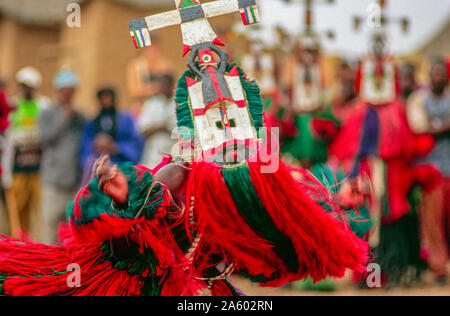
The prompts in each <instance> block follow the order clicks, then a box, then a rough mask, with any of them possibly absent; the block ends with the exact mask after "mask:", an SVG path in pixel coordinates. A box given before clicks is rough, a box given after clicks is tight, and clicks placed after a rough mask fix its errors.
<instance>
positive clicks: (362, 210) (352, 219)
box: [310, 164, 373, 238]
mask: <svg viewBox="0 0 450 316" xmlns="http://www.w3.org/2000/svg"><path fill="white" fill-rule="evenodd" d="M310 172H311V173H312V174H313V175H314V176H315V177H316V178H317V179H318V180H319V181H320V182H321V183H322V184H323V185H324V186H325V187H326V188H327V189H328V190H329V191H330V192H331V193H332V194H336V193H338V192H339V190H340V189H341V187H342V184H343V181H344V179H345V176H344V174H343V173H342V172H333V171H332V170H331V169H330V168H329V167H327V166H326V165H324V164H317V165H315V166H313V167H312V168H311V169H310ZM318 202H319V203H320V204H321V206H322V207H323V208H324V209H325V210H328V211H329V212H332V211H333V208H332V207H331V206H330V205H326V203H324V202H323V201H322V202H321V201H318ZM345 211H346V212H345V215H346V218H347V219H348V223H349V225H350V229H351V230H352V231H353V232H354V233H355V234H356V236H358V237H359V238H363V237H364V235H366V234H367V232H368V231H369V230H370V228H371V227H372V225H373V222H372V221H371V219H370V211H369V209H368V208H366V207H359V208H358V210H354V209H346V210H345Z"/></svg>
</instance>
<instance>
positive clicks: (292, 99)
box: [279, 52, 339, 167]
mask: <svg viewBox="0 0 450 316" xmlns="http://www.w3.org/2000/svg"><path fill="white" fill-rule="evenodd" d="M302 54H318V52H315V53H314V52H304V53H302ZM286 67H288V68H289V69H288V70H287V72H288V73H289V75H288V77H289V78H288V79H287V80H288V82H289V85H290V87H289V93H288V94H289V105H288V108H287V109H283V110H282V111H281V112H280V119H279V121H280V128H281V152H282V154H283V155H284V156H285V157H286V158H287V159H289V160H290V161H292V162H293V163H296V164H299V165H301V166H302V167H310V166H314V165H315V164H320V163H324V162H326V161H327V159H328V149H327V147H328V145H329V142H330V141H331V140H332V139H333V138H334V137H335V136H336V134H337V132H338V130H339V126H338V120H336V119H335V117H334V115H333V113H332V111H331V109H330V108H328V104H327V101H326V98H325V88H324V86H323V77H322V71H321V67H320V65H319V62H304V61H298V60H296V61H295V62H292V65H287V66H286ZM291 68H292V69H291Z"/></svg>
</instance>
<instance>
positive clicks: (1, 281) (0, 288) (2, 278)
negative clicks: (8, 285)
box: [0, 275, 7, 296]
mask: <svg viewBox="0 0 450 316" xmlns="http://www.w3.org/2000/svg"><path fill="white" fill-rule="evenodd" d="M6 279H7V277H6V276H4V275H0V296H5V292H4V291H3V284H4V282H5V280H6Z"/></svg>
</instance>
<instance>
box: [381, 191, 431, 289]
mask: <svg viewBox="0 0 450 316" xmlns="http://www.w3.org/2000/svg"><path fill="white" fill-rule="evenodd" d="M420 195H421V190H420V188H418V187H415V188H414V189H413V190H412V191H411V193H410V194H409V196H408V199H409V203H410V205H411V211H410V212H409V213H408V214H407V215H405V216H403V217H402V218H401V219H399V220H398V221H396V222H395V223H394V224H391V225H381V228H380V244H379V245H378V247H377V248H376V249H375V251H374V253H375V262H376V263H378V264H379V265H380V267H381V271H382V272H383V273H384V274H386V275H387V277H388V282H389V283H391V284H394V285H395V284H406V285H408V284H410V283H412V282H415V281H417V280H420V277H421V274H422V272H423V271H424V270H425V269H426V267H427V265H426V263H425V262H424V261H423V260H422V259H421V257H420V227H419V217H418V214H417V207H418V205H419V203H420ZM385 207H388V205H387V204H386V205H385Z"/></svg>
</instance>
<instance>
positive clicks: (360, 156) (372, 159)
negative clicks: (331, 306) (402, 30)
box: [330, 35, 440, 283]
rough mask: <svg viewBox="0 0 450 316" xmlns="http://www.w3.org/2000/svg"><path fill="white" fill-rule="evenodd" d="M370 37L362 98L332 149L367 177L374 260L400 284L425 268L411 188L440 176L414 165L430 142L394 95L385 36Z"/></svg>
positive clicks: (362, 72)
mask: <svg viewBox="0 0 450 316" xmlns="http://www.w3.org/2000/svg"><path fill="white" fill-rule="evenodd" d="M374 39H375V41H374V53H373V54H372V55H370V56H368V57H367V58H365V59H364V60H363V62H362V63H361V66H360V69H359V71H358V73H359V75H358V77H359V79H358V80H357V90H358V92H359V98H360V100H359V102H358V103H357V105H355V110H354V112H353V114H352V115H350V117H349V119H348V121H347V122H346V123H345V124H344V126H343V127H342V129H341V132H340V134H339V136H338V137H337V139H336V140H335V141H334V143H333V144H332V146H331V147H330V153H331V154H332V156H333V158H337V159H338V160H339V161H340V164H341V165H343V166H344V168H345V171H346V172H348V173H349V174H351V175H352V176H354V175H357V174H361V173H363V174H364V173H365V174H368V175H369V176H370V178H371V180H372V184H373V187H374V190H373V194H372V201H371V207H370V208H371V213H372V218H373V220H374V222H375V223H376V224H377V225H376V226H375V228H374V230H373V232H372V233H371V238H370V243H371V246H373V247H374V248H375V249H376V250H375V253H376V255H377V258H376V259H375V262H377V263H379V264H380V265H381V270H382V271H383V273H385V274H386V276H387V277H388V279H389V281H392V283H398V282H403V281H405V279H408V275H411V273H410V272H411V269H415V271H416V272H417V275H418V276H419V275H420V272H421V271H422V269H423V268H424V263H423V261H422V260H421V257H420V240H419V224H418V215H417V213H416V209H417V205H418V196H417V190H414V188H415V186H420V187H421V188H422V189H423V190H433V189H434V188H435V187H436V185H438V183H439V181H440V176H439V173H438V171H437V170H436V169H435V168H434V167H432V166H430V165H424V164H422V165H419V164H414V161H415V160H416V158H418V157H423V156H425V155H426V154H427V153H428V152H429V151H430V150H431V148H432V147H433V140H432V139H431V138H430V137H429V136H428V135H421V136H415V135H414V134H413V133H412V131H411V129H410V127H409V125H408V122H407V118H406V111H405V106H404V104H403V103H402V102H401V101H400V100H399V99H398V94H399V89H398V80H397V75H396V67H395V65H394V63H393V60H392V59H391V58H390V57H389V56H387V55H386V54H385V53H384V51H383V47H384V46H383V45H384V40H383V37H382V36H380V35H377V36H376V37H375V38H374ZM413 279H415V276H414V278H413Z"/></svg>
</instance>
